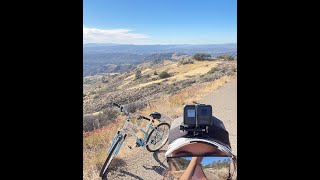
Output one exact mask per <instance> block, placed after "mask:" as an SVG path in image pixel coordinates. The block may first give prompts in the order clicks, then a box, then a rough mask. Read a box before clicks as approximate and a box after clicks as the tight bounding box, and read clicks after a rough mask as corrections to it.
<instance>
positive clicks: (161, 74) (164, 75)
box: [159, 71, 171, 79]
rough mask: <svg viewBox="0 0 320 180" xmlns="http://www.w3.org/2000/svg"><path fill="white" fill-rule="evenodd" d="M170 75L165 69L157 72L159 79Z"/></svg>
mask: <svg viewBox="0 0 320 180" xmlns="http://www.w3.org/2000/svg"><path fill="white" fill-rule="evenodd" d="M170 76H171V75H170V74H169V73H168V72H167V71H162V72H161V73H160V74H159V77H160V78H161V79H164V78H168V77H170Z"/></svg>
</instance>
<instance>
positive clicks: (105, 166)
mask: <svg viewBox="0 0 320 180" xmlns="http://www.w3.org/2000/svg"><path fill="white" fill-rule="evenodd" d="M122 139H123V137H120V138H118V140H117V141H116V143H114V145H113V146H112V147H111V148H112V149H111V151H110V153H109V154H108V157H107V159H106V161H105V162H104V164H103V166H102V168H101V171H100V174H99V176H100V177H101V178H102V179H104V178H105V177H106V176H107V174H108V173H107V169H108V167H109V166H110V164H111V161H112V160H113V159H114V156H113V155H114V153H115V151H114V150H115V149H116V148H117V147H118V145H119V143H120V141H121V140H122Z"/></svg>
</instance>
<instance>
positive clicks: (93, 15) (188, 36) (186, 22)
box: [83, 0, 237, 44]
mask: <svg viewBox="0 0 320 180" xmlns="http://www.w3.org/2000/svg"><path fill="white" fill-rule="evenodd" d="M83 26H84V28H83V36H84V39H83V41H84V43H121V44H126V43H130V44H220V43H236V42H237V1H236V0H83Z"/></svg>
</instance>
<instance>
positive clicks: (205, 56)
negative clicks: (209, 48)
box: [192, 53, 211, 61]
mask: <svg viewBox="0 0 320 180" xmlns="http://www.w3.org/2000/svg"><path fill="white" fill-rule="evenodd" d="M192 58H193V59H195V60H197V61H203V60H206V59H209V58H211V55H210V54H205V53H196V54H194V55H193V56H192Z"/></svg>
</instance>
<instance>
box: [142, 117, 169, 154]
mask: <svg viewBox="0 0 320 180" xmlns="http://www.w3.org/2000/svg"><path fill="white" fill-rule="evenodd" d="M160 126H168V134H167V135H166V136H167V137H166V139H165V140H164V141H163V142H162V144H161V145H160V146H159V147H157V148H155V149H151V148H150V146H149V144H148V145H147V146H146V148H147V150H148V151H150V152H155V151H158V150H159V149H161V148H162V147H163V146H164V145H165V144H166V143H167V141H168V138H169V130H170V124H168V123H160V124H158V126H157V129H159V127H160ZM153 132H155V131H154V129H152V131H151V132H150V134H149V135H148V138H147V143H148V142H149V139H150V137H151V135H152V133H153Z"/></svg>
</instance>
